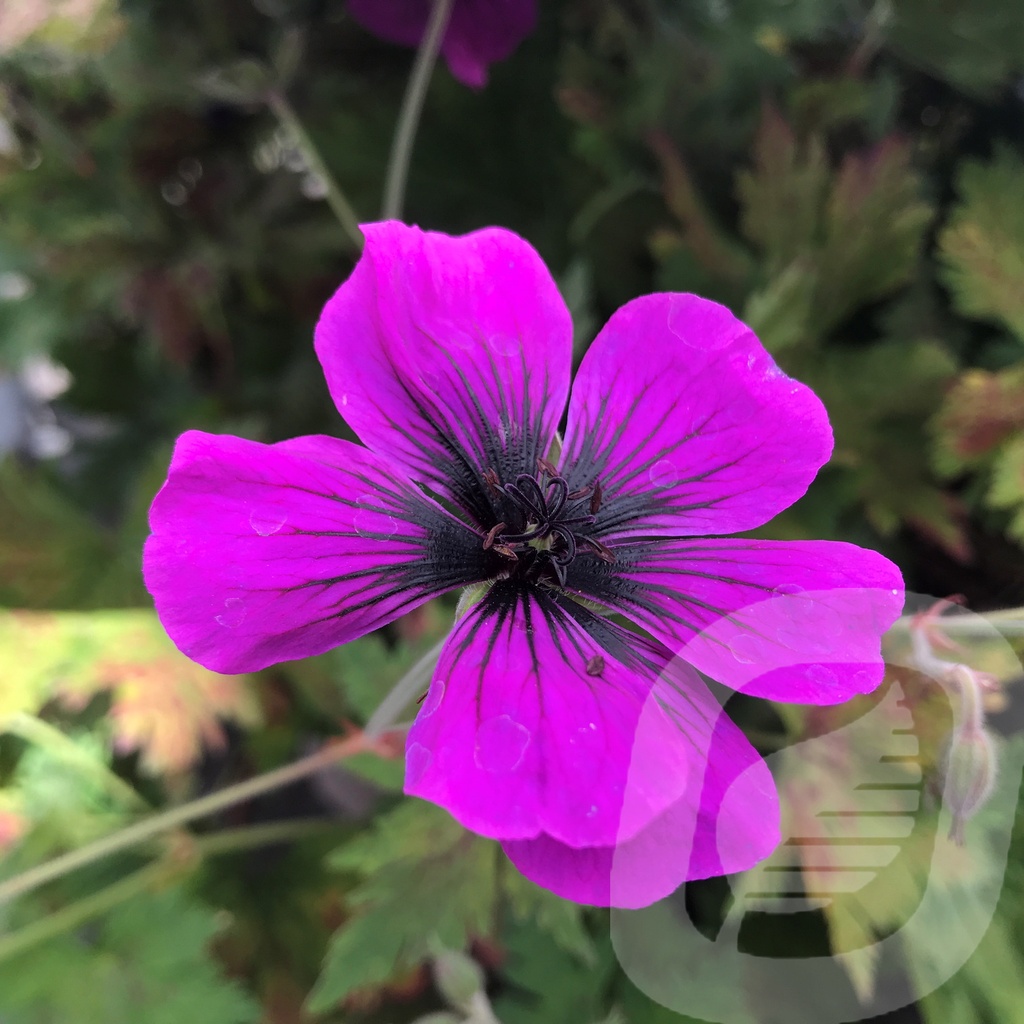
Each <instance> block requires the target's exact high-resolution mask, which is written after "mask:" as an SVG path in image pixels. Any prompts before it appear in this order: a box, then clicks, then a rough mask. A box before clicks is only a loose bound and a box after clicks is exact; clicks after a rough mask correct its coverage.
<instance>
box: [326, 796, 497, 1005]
mask: <svg viewBox="0 0 1024 1024" xmlns="http://www.w3.org/2000/svg"><path fill="white" fill-rule="evenodd" d="M498 852H499V851H498V849H497V847H496V845H495V844H494V843H492V842H488V841H487V840H483V839H479V838H478V837H476V836H474V835H472V834H471V833H468V832H466V831H465V829H463V828H462V826H461V825H459V824H458V823H457V822H455V821H454V820H453V819H452V818H451V817H449V815H448V814H446V813H445V812H444V811H442V810H441V809H440V808H437V807H435V806H433V805H432V804H428V803H424V802H422V801H419V800H408V801H406V802H405V803H402V804H400V805H399V806H398V807H397V808H396V809H395V810H394V811H392V812H391V813H390V814H387V815H385V816H384V817H383V818H382V819H380V821H378V822H377V824H376V826H375V828H374V830H373V831H372V833H369V834H367V835H364V836H360V837H359V838H357V839H355V840H354V841H352V842H351V843H349V844H348V845H346V846H344V847H342V848H341V849H340V850H339V851H337V853H335V854H334V855H333V856H332V858H331V861H330V863H331V865H332V866H333V867H335V868H338V869H340V870H345V871H350V872H354V873H358V874H360V875H362V876H364V880H363V881H362V882H360V883H359V884H358V885H357V886H356V887H355V888H354V889H353V890H352V891H351V892H350V893H349V894H348V897H347V902H348V905H349V907H350V908H351V910H352V911H353V916H352V917H351V918H350V920H348V921H347V922H346V923H345V924H343V925H342V927H341V928H340V929H339V930H338V932H337V933H336V934H335V936H334V939H333V940H332V942H331V945H330V948H329V949H328V952H327V957H326V959H325V961H324V967H323V972H322V973H321V975H320V978H319V980H318V981H317V984H316V987H315V988H314V989H313V992H312V993H311V994H310V997H309V1008H310V1010H311V1011H312V1012H314V1013H319V1012H323V1011H325V1010H327V1009H329V1008H330V1007H332V1006H335V1005H337V1004H338V1003H339V1002H342V1001H343V1000H345V999H346V998H347V997H349V996H351V995H352V994H353V993H354V992H356V991H357V990H359V989H364V988H368V987H371V986H375V985H380V984H381V983H383V982H385V981H387V980H388V979H390V978H392V977H394V976H395V975H397V974H399V973H400V972H402V971H405V970H408V969H409V968H411V967H414V966H415V965H417V964H418V963H420V962H422V961H423V960H425V959H427V957H428V956H429V955H430V953H431V949H432V946H433V944H434V943H436V942H440V943H441V944H442V945H444V946H446V947H448V948H450V949H464V948H465V947H466V945H467V943H468V940H469V938H470V937H471V936H473V935H482V934H484V933H486V932H487V931H488V930H489V928H490V927H491V925H492V923H493V920H494V911H495V906H496V899H497V884H496V882H497V876H496V868H497V864H498Z"/></svg>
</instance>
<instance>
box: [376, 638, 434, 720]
mask: <svg viewBox="0 0 1024 1024" xmlns="http://www.w3.org/2000/svg"><path fill="white" fill-rule="evenodd" d="M444 644H445V641H444V640H442V641H441V642H440V643H437V644H435V645H434V646H433V647H431V648H430V650H429V651H427V653H426V654H424V655H423V657H422V658H420V660H419V661H417V662H416V664H415V665H413V667H412V668H411V669H409V671H408V672H406V673H405V675H404V676H402V678H401V679H399V680H398V682H397V683H395V685H394V686H393V687H392V688H391V692H390V693H389V694H388V695H387V696H386V697H385V698H384V699H383V700H382V701H381V702H380V705H379V706H378V707H377V710H376V711H374V713H373V714H372V715H370V720H369V721H368V722H367V723H366V736H367V737H368V738H369V739H370V740H373V739H376V738H377V737H378V736H380V735H381V734H382V733H384V732H386V731H387V730H388V729H390V728H391V727H392V726H393V725H394V724H395V722H397V721H398V716H399V715H400V714H401V713H402V712H403V711H404V710H405V709H406V708H407V707H408V706H409V704H410V702H411V701H412V700H413V698H414V697H415V696H416V695H417V693H419V691H420V690H422V689H424V688H425V687H426V686H428V685H429V684H430V677H431V675H432V674H433V671H434V666H435V665H436V664H437V659H438V658H439V657H440V655H441V648H442V647H444Z"/></svg>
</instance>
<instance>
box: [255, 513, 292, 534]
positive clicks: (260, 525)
mask: <svg viewBox="0 0 1024 1024" xmlns="http://www.w3.org/2000/svg"><path fill="white" fill-rule="evenodd" d="M287 521H288V516H287V515H285V513H284V512H279V511H277V510H276V509H267V510H266V511H264V512H259V511H257V510H256V509H253V510H252V512H250V513H249V525H250V526H251V527H252V528H253V529H254V530H255V531H256V532H257V533H258V534H259V535H260V536H261V537H269V536H270V535H271V534H272V533H277V531H278V530H280V529H281V527H282V526H284V524H285V523H286V522H287Z"/></svg>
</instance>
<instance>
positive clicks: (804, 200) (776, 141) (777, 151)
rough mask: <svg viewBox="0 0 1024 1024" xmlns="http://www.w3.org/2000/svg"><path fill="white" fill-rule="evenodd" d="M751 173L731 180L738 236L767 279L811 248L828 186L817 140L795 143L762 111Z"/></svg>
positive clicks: (777, 119) (771, 111) (774, 114)
mask: <svg viewBox="0 0 1024 1024" xmlns="http://www.w3.org/2000/svg"><path fill="white" fill-rule="evenodd" d="M753 155H754V167H753V169H752V170H750V171H745V172H743V173H742V174H740V175H739V177H738V179H737V191H738V193H739V197H740V201H741V202H742V204H743V213H742V219H741V226H742V228H743V233H744V235H746V237H747V238H748V239H750V241H751V242H753V243H754V244H755V245H757V246H758V248H759V249H761V251H762V253H763V255H764V261H765V272H766V273H767V275H768V276H769V277H774V276H775V275H777V274H779V273H781V272H782V271H783V270H784V269H785V268H786V267H788V266H789V265H790V264H791V263H792V262H793V261H794V260H795V259H797V258H798V257H799V256H801V255H804V254H806V253H808V252H809V251H810V250H811V249H813V248H815V246H816V242H817V238H818V234H819V230H820V222H821V217H822V212H823V210H824V204H825V197H826V193H827V189H828V183H829V168H828V161H827V159H826V156H825V147H824V145H823V144H822V142H821V140H820V139H819V138H818V137H817V136H814V135H812V136H811V137H810V138H808V139H807V140H806V141H800V140H798V139H797V136H796V133H795V132H794V131H793V129H792V127H790V125H789V124H788V123H787V122H786V121H785V119H784V118H783V117H782V115H781V114H780V113H779V112H778V111H777V110H776V109H775V108H774V107H770V106H766V107H765V108H764V110H763V112H762V115H761V126H760V128H759V129H758V132H757V138H756V139H755V141H754V154H753Z"/></svg>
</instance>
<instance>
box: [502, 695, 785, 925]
mask: <svg viewBox="0 0 1024 1024" xmlns="http://www.w3.org/2000/svg"><path fill="white" fill-rule="evenodd" d="M658 692H659V694H664V688H663V687H660V688H659V691H658ZM686 696H687V701H688V704H689V706H686V705H685V704H683V703H682V702H681V701H679V700H676V701H675V702H674V703H675V707H674V709H673V710H674V712H675V713H676V714H677V716H678V717H679V718H680V719H681V720H683V721H685V722H686V723H687V724H686V728H687V729H688V731H689V732H690V733H691V735H694V736H699V737H700V739H699V743H700V745H701V746H702V758H703V760H702V761H700V762H698V761H696V760H695V761H694V767H695V769H696V770H694V771H693V772H691V774H690V776H689V778H688V783H687V786H686V790H685V791H684V792H683V793H682V795H681V796H680V797H679V798H678V799H677V800H676V801H675V802H674V803H673V804H672V805H671V806H670V807H668V808H667V809H666V810H665V811H664V812H663V813H662V814H661V815H659V816H658V817H657V818H656V819H654V820H653V821H651V822H650V823H649V824H648V825H647V826H646V827H645V828H643V829H642V830H641V831H640V832H639V833H637V834H636V835H634V836H631V837H628V838H625V837H624V838H623V839H622V840H621V841H620V842H618V843H616V844H613V845H609V846H601V847H592V848H590V849H573V848H572V847H570V846H567V845H566V844H564V843H560V842H558V841H556V840H554V839H552V838H551V837H550V836H539V837H538V838H536V839H525V840H512V841H509V840H506V841H505V842H503V843H502V846H503V848H504V850H505V852H506V854H508V856H509V858H510V859H511V861H512V863H513V864H515V866H516V867H517V868H518V869H519V870H520V871H521V872H522V873H523V874H524V875H526V876H527V878H530V879H532V880H533V881H534V882H536V883H537V884H538V885H542V886H544V887H545V888H546V889H550V890H551V891H552V892H555V893H557V894H558V895H559V896H562V897H563V898H565V899H570V900H573V901H575V902H577V903H587V904H592V905H595V906H602V907H606V906H612V907H622V908H637V907H645V906H648V905H650V904H651V903H654V902H656V901H657V900H660V899H663V898H664V897H666V896H668V895H669V894H671V893H672V892H674V891H675V890H676V889H677V888H678V887H679V886H680V885H681V884H682V883H683V882H686V881H690V880H692V879H696V878H708V877H710V876H712V875H721V874H730V873H732V872H736V871H743V870H745V869H747V868H749V867H751V866H753V865H754V864H756V863H757V862H758V861H760V860H762V859H763V858H765V857H767V856H768V855H769V854H770V853H771V852H772V851H773V850H774V849H775V847H776V846H777V845H778V842H779V838H780V836H779V802H778V795H777V793H776V790H775V783H774V781H773V779H772V776H771V772H769V770H768V766H767V765H766V764H765V763H764V761H762V760H761V758H760V757H759V756H758V754H757V751H755V750H754V748H753V747H752V746H751V745H750V744H749V743H748V742H747V740H746V738H745V737H744V736H743V734H742V733H741V732H740V730H739V729H737V728H736V726H735V725H733V723H732V722H731V721H730V720H729V719H728V718H727V717H726V715H725V714H724V712H722V710H721V708H720V707H719V706H718V704H717V702H716V701H715V700H714V699H713V698H712V697H711V695H710V694H709V693H708V692H707V689H706V687H703V684H698V686H697V687H694V685H693V682H692V678H691V679H690V680H688V682H687V687H686ZM668 702H669V706H670V707H672V699H671V698H669V701H668ZM698 708H699V710H700V715H703V716H706V723H705V726H704V729H703V731H702V730H700V729H699V728H698V727H696V726H695V724H694V723H695V720H696V719H698V718H699V715H698V714H697V709H698ZM695 745H696V744H695Z"/></svg>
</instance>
